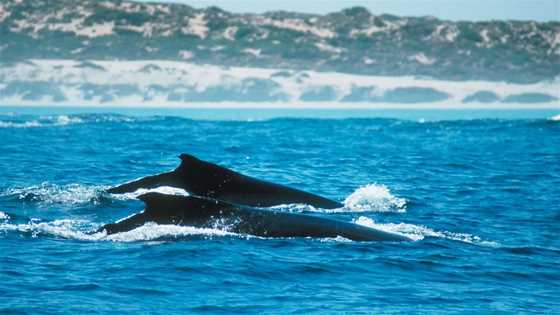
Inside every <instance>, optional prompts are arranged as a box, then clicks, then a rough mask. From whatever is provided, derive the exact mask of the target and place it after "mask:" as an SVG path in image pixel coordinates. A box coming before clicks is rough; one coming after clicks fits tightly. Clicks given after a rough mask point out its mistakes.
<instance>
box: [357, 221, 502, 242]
mask: <svg viewBox="0 0 560 315" xmlns="http://www.w3.org/2000/svg"><path fill="white" fill-rule="evenodd" d="M354 223H356V224H359V225H363V226H367V227H371V228H374V229H378V230H382V231H386V232H390V233H396V234H400V235H403V236H406V237H408V238H410V239H412V240H413V241H420V240H423V239H424V238H426V237H437V238H445V239H450V240H454V241H460V242H464V243H470V244H475V245H482V246H489V247H497V246H499V244H498V243H496V242H493V241H486V240H483V239H481V238H480V237H479V236H476V235H471V234H467V233H454V232H448V231H435V230H433V229H431V228H429V227H426V226H422V225H415V224H408V223H377V222H375V221H374V220H373V219H371V218H369V217H364V216H361V217H359V218H357V219H356V220H354Z"/></svg>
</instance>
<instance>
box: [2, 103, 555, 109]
mask: <svg viewBox="0 0 560 315" xmlns="http://www.w3.org/2000/svg"><path fill="white" fill-rule="evenodd" d="M8 107H10V108H18V107H20V108H28V109H29V108H45V109H47V108H92V109H96V108H99V109H111V108H115V109H121V108H122V109H134V108H138V109H142V108H146V109H265V110H266V109H288V110H299V109H301V110H312V109H317V110H346V109H361V110H368V109H371V110H391V109H398V110H402V109H410V110H422V109H426V110H486V109H488V110H531V109H551V110H554V109H558V110H560V103H536V104H527V103H513V104H503V103H496V104H483V103H472V104H447V103H441V104H438V103H414V104H387V103H340V102H321V103H309V102H296V103H250V102H220V103H167V104H126V103H110V104H109V103H108V104H106V105H104V104H86V105H76V104H67V103H50V104H49V103H45V104H42V105H38V104H36V103H27V104H0V108H8Z"/></svg>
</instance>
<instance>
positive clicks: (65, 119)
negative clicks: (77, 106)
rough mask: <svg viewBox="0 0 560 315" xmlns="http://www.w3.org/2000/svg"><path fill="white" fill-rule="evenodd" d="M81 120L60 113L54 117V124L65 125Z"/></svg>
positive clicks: (80, 121) (80, 120)
mask: <svg viewBox="0 0 560 315" xmlns="http://www.w3.org/2000/svg"><path fill="white" fill-rule="evenodd" d="M82 122H83V120H82V119H80V118H79V117H68V116H66V115H60V116H58V117H56V123H55V125H56V126H66V125H69V124H79V123H82Z"/></svg>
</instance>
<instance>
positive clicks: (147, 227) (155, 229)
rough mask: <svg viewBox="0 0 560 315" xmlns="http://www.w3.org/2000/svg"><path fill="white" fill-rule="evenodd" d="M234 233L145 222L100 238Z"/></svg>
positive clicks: (120, 239) (133, 239)
mask: <svg viewBox="0 0 560 315" xmlns="http://www.w3.org/2000/svg"><path fill="white" fill-rule="evenodd" d="M234 235H238V234H235V233H231V232H227V231H224V230H220V229H214V228H196V227H192V226H178V225H159V224H156V223H152V222H149V223H146V224H144V225H142V226H141V227H138V228H136V229H134V230H131V231H128V232H122V233H116V234H111V235H108V236H107V235H103V236H102V238H100V239H101V240H108V241H115V242H136V241H151V240H157V239H162V238H182V237H188V236H234Z"/></svg>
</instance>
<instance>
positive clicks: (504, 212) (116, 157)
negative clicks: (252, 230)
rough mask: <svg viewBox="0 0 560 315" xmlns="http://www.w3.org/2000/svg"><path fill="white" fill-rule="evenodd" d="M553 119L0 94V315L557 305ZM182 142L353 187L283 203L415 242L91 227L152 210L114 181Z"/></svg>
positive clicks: (558, 221) (558, 146) (315, 186)
mask: <svg viewBox="0 0 560 315" xmlns="http://www.w3.org/2000/svg"><path fill="white" fill-rule="evenodd" d="M94 112H97V113H94ZM107 112H112V113H107ZM555 115H558V111H557V110H556V111H555V110H549V111H404V110H402V111H377V112H372V111H347V112H340V111H316V112H313V111H306V112H299V116H305V117H307V118H300V119H297V118H278V117H282V116H283V117H289V116H298V112H287V111H285V112H282V111H264V112H259V111H251V110H245V111H238V110H215V111H209V110H207V111H195V110H190V111H180V110H175V111H172V110H169V111H162V110H159V111H158V110H116V109H115V110H103V113H102V112H101V110H99V109H97V110H95V109H94V110H91V109H90V110H84V109H37V108H35V109H18V108H2V109H0V152H1V154H0V170H1V172H0V211H1V212H0V313H2V314H4V313H10V312H12V313H53V314H79V313H86V312H87V313H114V312H117V313H141V314H146V313H158V314H171V313H175V314H182V313H187V312H199V313H277V314H286V313H293V314H302V313H320V314H323V313H340V312H345V313H417V312H422V313H456V312H459V313H474V312H482V313H556V312H558V309H560V298H559V293H560V240H559V237H558V236H559V233H560V199H559V198H560V122H559V121H554V120H552V119H548V118H550V117H552V116H555ZM181 116H182V117H181ZM188 117H190V118H188ZM274 117H277V118H274ZM312 117H319V118H321V119H315V118H312ZM349 117H354V118H349ZM375 117H377V118H375ZM389 117H392V118H389ZM325 118H328V119H325ZM181 152H187V153H191V154H193V155H196V156H198V157H200V158H202V159H205V160H209V161H213V162H216V163H218V164H221V165H224V166H226V167H230V168H233V169H235V170H237V171H240V172H243V173H246V174H248V175H252V176H256V177H259V178H263V179H267V180H271V181H275V182H279V183H283V184H287V185H290V186H294V187H297V188H300V189H304V190H308V191H311V192H315V193H319V194H322V195H325V196H328V197H331V198H334V199H337V200H340V201H345V200H346V206H345V207H344V208H343V209H339V210H337V211H334V212H332V211H322V210H321V209H311V208H306V207H302V206H290V205H286V206H285V207H283V210H285V211H310V212H311V211H313V212H314V213H315V215H321V216H328V217H336V218H339V219H342V220H348V221H355V222H357V223H360V224H366V225H370V226H374V227H377V228H381V229H386V230H389V231H393V232H397V233H403V234H406V235H408V236H410V237H412V238H413V239H414V241H410V242H401V243H384V242H352V241H348V240H344V239H340V238H338V239H326V240H325V239H297V238H292V239H267V238H256V237H250V236H247V235H223V233H222V231H221V230H219V229H216V230H197V229H194V228H189V227H171V226H156V225H148V226H144V227H141V228H139V229H137V230H134V231H131V232H128V233H121V234H117V235H115V236H111V237H107V236H104V235H99V234H98V235H88V234H86V233H85V232H87V231H90V230H93V229H95V228H97V227H99V226H100V225H101V224H104V223H108V222H111V221H114V220H117V219H120V218H122V217H125V216H127V215H129V214H132V213H133V212H137V211H140V210H141V209H142V204H141V203H140V202H139V201H137V200H135V199H134V198H133V197H134V196H126V197H117V196H112V195H108V194H106V193H103V189H104V188H105V187H108V186H110V185H114V184H118V183H122V182H124V181H128V180H130V179H134V178H137V177H140V176H145V175H149V174H154V173H159V172H162V171H166V170H169V169H172V168H174V167H175V166H177V165H178V163H179V160H178V159H177V155H178V154H179V153H181Z"/></svg>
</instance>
